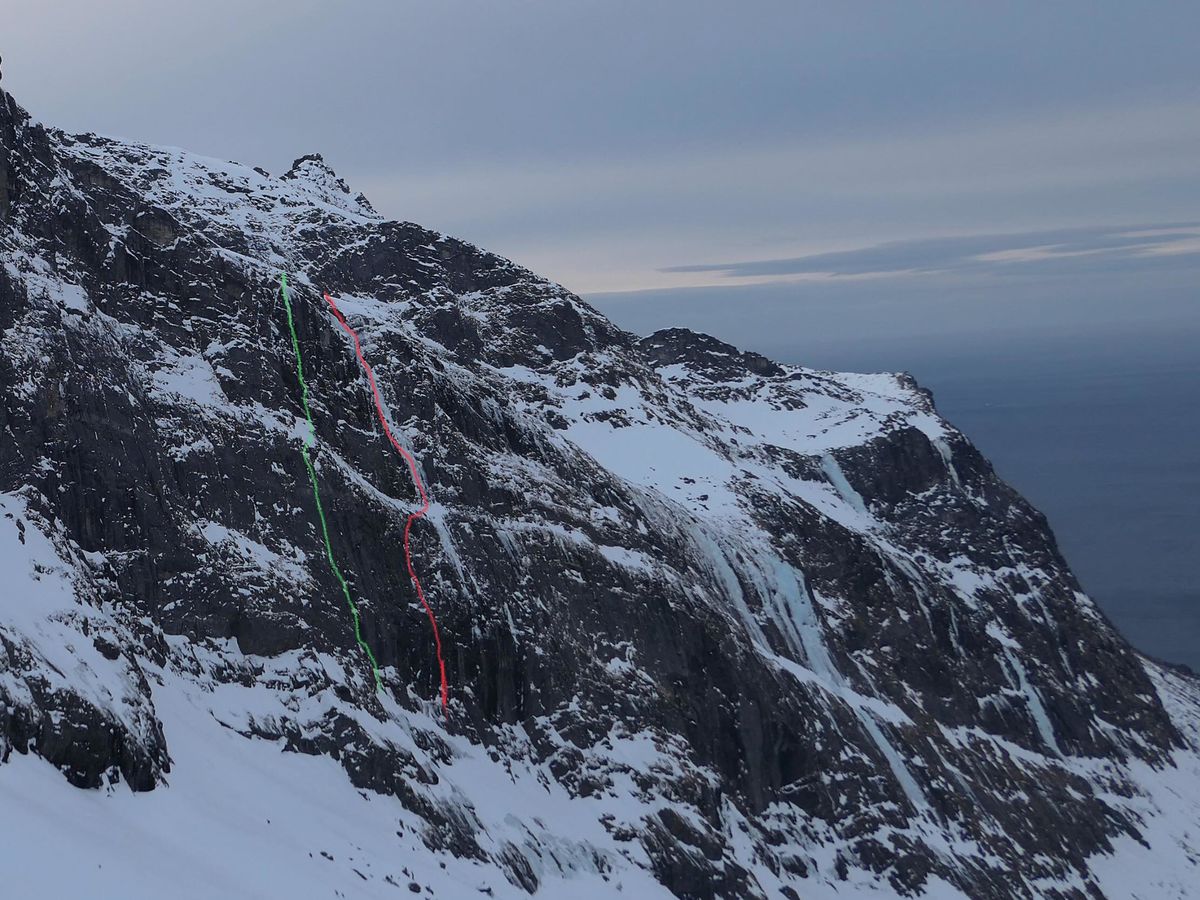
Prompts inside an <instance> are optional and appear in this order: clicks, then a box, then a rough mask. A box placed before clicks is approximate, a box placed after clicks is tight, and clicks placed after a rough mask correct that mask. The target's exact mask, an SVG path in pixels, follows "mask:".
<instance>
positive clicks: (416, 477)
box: [325, 294, 450, 716]
mask: <svg viewBox="0 0 1200 900" xmlns="http://www.w3.org/2000/svg"><path fill="white" fill-rule="evenodd" d="M325 302H326V303H328V304H329V308H330V309H331V310H333V314H334V315H335V316H336V317H337V320H338V324H339V325H341V326H342V328H343V330H345V332H346V334H348V335H350V340H352V341H353V342H354V355H355V356H357V357H358V363H359V365H361V366H362V368H363V371H364V372H366V373H367V382H368V383H369V384H370V386H371V395H372V397H373V398H374V400H375V413H376V414H377V415H378V416H379V423H380V424H381V425H382V426H383V433H384V434H386V435H387V439H388V440H389V441H391V444H392V446H393V447H395V448H396V452H397V453H399V454H400V455H401V456H403V457H404V461H405V462H406V463H408V471H409V472H410V473H411V474H412V480H413V484H415V485H416V486H417V493H418V494H419V495H420V497H421V508H420V509H418V510H416V511H415V512H412V513H409V516H408V519H407V520H406V521H405V522H404V561H405V562H406V563H407V564H408V577H409V578H411V579H412V583H413V586H414V587H415V588H416V589H417V597H418V598H420V600H421V605H422V606H424V607H425V613H426V614H427V615H428V616H429V624H430V625H432V626H433V642H434V645H435V647H436V648H437V661H438V669H439V671H440V674H441V676H442V712H443V713H444V714H445V715H447V716H448V715H449V708H450V707H449V703H450V693H449V690H448V689H447V687H446V661H445V659H444V658H443V657H442V636H441V634H440V633H439V632H438V624H437V618H436V617H435V616H434V615H433V607H431V606H430V605H429V601H428V600H426V599H425V591H424V590H422V588H421V579H419V578H417V572H416V569H414V568H413V561H412V550H411V549H410V548H409V533H410V532H411V531H412V524H413V522H415V521H416V520H417V519H419V518H421V517H422V516H424V515H425V513H427V512H429V498H428V497H427V496H426V495H425V486H424V485H423V484H422V483H421V475H420V473H419V472H418V471H417V461H416V460H415V459H414V458H413V455H412V454H411V453H409V452H408V451H407V450H405V449H404V448H403V447H401V446H400V442H399V441H397V440H396V438H395V437H393V435H392V429H391V428H390V427H388V421H387V416H386V415H384V413H383V401H382V400H381V399H380V397H379V387H378V385H376V384H375V373H374V372H373V371H372V370H371V366H370V364H369V363H368V362H367V360H366V358H365V357H364V356H363V352H362V344H361V343H359V340H358V333H357V332H355V330H354V329H353V328H351V327H350V323H349V322H347V321H346V317H345V316H343V315H342V311H341V310H340V309H338V306H337V304H336V303H334V302H333V298H332V297H330V296H329V295H328V294H326V295H325Z"/></svg>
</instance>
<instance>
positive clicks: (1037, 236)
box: [661, 222, 1200, 278]
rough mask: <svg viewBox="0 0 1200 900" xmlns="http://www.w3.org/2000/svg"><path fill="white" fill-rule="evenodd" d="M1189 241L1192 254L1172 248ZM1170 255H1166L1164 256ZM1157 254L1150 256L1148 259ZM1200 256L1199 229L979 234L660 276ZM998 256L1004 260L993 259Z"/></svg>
mask: <svg viewBox="0 0 1200 900" xmlns="http://www.w3.org/2000/svg"><path fill="white" fill-rule="evenodd" d="M1185 239H1191V240H1195V245H1194V247H1193V248H1190V249H1189V248H1188V247H1184V246H1181V245H1180V242H1181V241H1184V240H1185ZM1169 249H1170V250H1172V252H1170V253H1167V252H1165V251H1167V250H1169ZM1155 251H1158V253H1155ZM1198 253H1200V222H1172V223H1161V224H1153V225H1144V224H1142V225H1123V226H1107V227H1095V228H1073V229H1056V230H1048V231H1028V232H1023V233H1016V234H983V235H970V236H964V237H948V238H926V239H918V240H906V241H889V242H886V243H882V244H875V245H873V246H869V247H863V248H860V249H855V250H843V251H836V252H831V253H814V254H809V255H805V256H795V257H788V258H782V259H765V260H748V261H742V262H727V263H706V264H703V265H685V266H671V267H668V268H665V269H662V270H661V271H663V272H716V273H722V274H724V275H726V276H727V277H729V278H748V277H756V276H781V277H782V276H788V275H805V274H829V275H867V274H878V273H891V272H922V273H931V272H944V271H950V270H959V269H989V268H990V269H1003V268H1005V267H1008V266H1014V265H1015V266H1022V267H1025V266H1040V267H1054V268H1063V267H1067V268H1071V267H1075V266H1078V265H1084V266H1086V267H1087V268H1088V269H1089V270H1097V269H1099V268H1102V267H1105V266H1106V265H1111V264H1112V263H1115V262H1118V261H1119V262H1121V263H1122V264H1124V265H1133V264H1137V263H1138V262H1141V263H1144V264H1146V265H1150V266H1157V265H1166V266H1169V265H1173V264H1174V263H1175V262H1176V261H1177V259H1178V258H1179V257H1187V256H1193V255H1195V254H1198ZM998 254H1006V255H1005V256H998Z"/></svg>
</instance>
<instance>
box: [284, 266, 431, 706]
mask: <svg viewBox="0 0 1200 900" xmlns="http://www.w3.org/2000/svg"><path fill="white" fill-rule="evenodd" d="M280 293H281V295H282V296H283V303H284V310H285V312H286V313H287V322H288V330H289V332H290V333H291V339H292V350H293V352H294V354H295V357H296V376H297V379H298V380H299V383H300V400H301V405H302V406H303V407H304V415H305V417H306V419H307V420H308V426H309V434H308V436H307V437H306V440H305V446H304V447H302V448H301V453H302V454H303V456H304V464H305V467H306V468H307V470H308V476H309V480H310V481H311V482H312V487H313V497H314V499H315V501H316V507H317V517H318V520H319V522H320V525H321V534H322V538H323V539H324V543H325V555H326V558H327V559H328V560H329V566H330V568H331V569H332V571H333V574H334V576H335V577H336V578H337V580H338V583H339V584H340V585H341V588H342V593H343V594H344V595H345V597H346V602H347V604H348V606H349V607H350V615H351V618H352V620H353V623H354V637H355V640H356V641H357V642H358V645H359V646H360V647H361V648H362V650H363V652H364V653H365V654H366V656H367V659H368V661H369V662H370V664H371V671H372V674H373V675H374V678H375V687H376V689H377V690H379V689H381V688H382V687H383V683H382V680H381V678H380V675H379V663H378V662H377V661H376V659H375V654H374V653H373V652H372V651H371V648H370V646H369V645H368V644H367V642H366V641H365V640H364V639H363V637H362V631H361V626H360V617H359V611H358V606H357V604H355V602H354V600H353V598H352V597H351V594H350V588H349V585H348V584H347V583H346V579H345V577H344V576H343V575H342V572H341V570H340V569H339V568H338V565H337V562H336V561H335V560H334V556H333V548H332V546H331V544H330V540H329V531H328V528H327V526H326V523H325V513H324V509H323V507H322V505H321V494H320V489H319V488H318V486H317V476H316V471H315V469H314V468H313V464H312V458H311V455H310V454H309V448H310V447H313V446H314V445H315V443H316V426H315V425H314V423H313V418H312V411H311V410H310V409H309V406H308V385H307V384H306V383H305V381H304V367H303V363H302V360H301V354H300V342H299V339H298V338H297V336H296V327H295V322H294V320H293V316H292V304H291V298H290V296H289V294H288V288H287V276H286V275H281V276H280ZM324 297H325V302H326V303H328V304H329V308H330V310H331V311H332V313H333V315H334V317H335V318H336V319H337V321H338V324H339V325H340V326H341V327H342V329H343V330H344V331H345V332H346V334H348V335H349V336H350V340H351V341H352V342H353V344H354V355H355V356H356V357H357V358H358V362H359V365H361V366H362V369H363V372H365V373H366V376H367V383H368V384H369V385H370V388H371V395H372V399H373V400H374V404H375V413H376V415H377V416H378V418H379V422H380V424H381V425H382V426H383V432H384V434H385V435H386V436H387V439H388V441H389V442H390V443H391V445H392V447H393V448H395V450H396V452H397V453H399V454H400V455H401V456H402V457H403V458H404V461H405V463H407V465H408V471H409V473H410V474H411V475H412V480H413V484H415V485H416V488H417V494H418V496H419V497H420V498H421V505H420V507H419V508H417V509H416V510H414V511H413V512H411V513H409V515H408V518H407V519H406V520H405V523H404V561H405V564H406V565H407V567H408V575H409V578H411V579H412V583H413V586H414V587H415V588H416V591H417V597H418V598H419V599H420V601H421V605H422V606H423V607H424V609H425V613H426V615H428V616H429V624H430V625H431V626H432V628H433V640H434V645H435V649H436V651H437V661H438V674H439V676H440V678H441V700H442V713H443V714H444V715H445V716H447V717H448V716H449V709H450V706H449V704H450V693H449V687H448V685H447V681H446V661H445V658H444V656H443V654H442V638H441V633H440V632H439V630H438V624H437V618H436V617H435V616H434V613H433V607H431V606H430V605H429V601H428V600H427V599H426V597H425V591H424V589H423V588H422V586H421V580H420V578H418V577H417V572H416V569H415V568H414V566H413V561H412V549H411V542H410V538H411V533H412V525H413V522H415V521H416V520H417V519H420V518H422V517H423V516H425V514H426V513H427V512H429V497H428V495H427V494H426V493H425V486H424V483H423V482H422V480H421V475H420V472H419V471H418V468H417V461H416V459H415V458H414V457H413V455H412V454H411V453H409V452H408V451H407V450H405V449H404V447H402V446H401V445H400V442H399V441H397V440H396V438H395V436H394V435H393V434H392V430H391V427H390V426H389V425H388V421H387V416H386V415H385V414H384V411H383V400H382V398H381V397H380V394H379V387H378V385H377V384H376V383H375V372H374V370H372V368H371V365H370V363H368V362H367V360H366V357H365V356H364V355H363V351H362V343H361V342H360V341H359V337H358V333H357V332H356V331H355V330H354V329H353V328H352V327H351V326H350V323H349V322H347V321H346V317H345V316H344V315H342V311H341V310H340V309H339V308H338V305H337V303H336V302H335V301H334V299H333V298H332V297H331V296H329V294H325V295H324Z"/></svg>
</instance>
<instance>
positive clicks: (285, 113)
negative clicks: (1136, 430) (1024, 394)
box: [0, 0, 1200, 346]
mask: <svg viewBox="0 0 1200 900" xmlns="http://www.w3.org/2000/svg"><path fill="white" fill-rule="evenodd" d="M1198 35H1200V3H1196V2H1194V0H1189V2H1180V3H1163V2H1149V0H1138V2H1126V0H1119V2H1118V0H1108V2H1100V0H1092V2H1080V3H1073V2H1066V0H1056V2H1054V3H1045V2H1041V0H1039V2H1028V3H1021V2H1004V3H960V2H949V0H947V2H940V3H926V2H916V0H905V2H876V3H866V2H842V0H826V2H821V3H806V2H801V0H787V2H755V0H747V2H737V3H735V2H729V0H722V2H707V0H681V2H675V0H655V2H649V3H648V2H644V0H643V2H629V3H626V2H620V0H604V2H572V0H545V2H540V0H539V2H535V0H505V2H477V3H475V2H473V3H466V2H453V0H436V2H435V0H423V2H410V0H370V2H368V0H357V2H346V3H329V2H318V0H258V2H254V3H248V2H245V0H206V2H203V3H187V4H164V3H162V2H159V0H110V2H106V3H103V4H101V3H96V2H94V0H63V2H47V0H7V2H6V3H5V13H4V30H3V32H2V33H0V53H2V54H3V56H4V83H3V86H4V87H5V88H6V89H8V90H9V91H11V92H12V93H13V94H14V95H15V96H16V97H17V99H18V100H19V101H20V102H21V103H22V104H23V105H25V106H26V107H27V108H28V109H30V111H31V112H32V113H33V114H34V116H35V117H36V118H39V119H42V120H44V121H46V122H48V123H51V124H55V125H59V126H61V127H64V128H66V129H68V130H74V131H83V130H96V131H101V132H103V133H107V134H112V135H115V136H119V137H126V138H133V139H139V140H145V141H149V142H154V143H166V144H174V145H179V146H184V147H187V148H189V149H192V150H195V151H198V152H202V153H206V154H209V155H214V156H220V157H224V158H231V159H236V160H238V161H240V162H244V163H249V164H257V165H263V166H265V167H266V168H268V169H269V170H271V171H272V172H281V171H283V170H285V169H286V168H287V166H288V165H289V164H290V162H291V160H292V159H293V158H295V157H297V156H300V155H302V154H304V153H308V152H313V151H319V152H321V153H323V154H324V155H325V157H326V159H327V160H328V161H329V162H330V164H331V165H332V166H333V167H334V168H335V169H336V170H337V171H338V172H339V174H341V175H342V176H343V177H344V178H345V179H346V180H347V181H348V182H349V183H350V184H351V186H352V187H354V188H355V189H357V190H362V191H363V192H364V193H366V194H367V196H368V197H369V198H370V199H371V200H372V202H373V203H374V204H375V206H376V208H377V209H379V210H380V211H381V212H382V213H384V214H386V215H388V216H391V217H395V218H401V219H409V220H413V221H416V222H419V223H421V224H423V225H427V226H430V227H434V228H437V229H440V230H443V231H446V232H449V233H452V234H454V235H457V236H461V237H464V238H467V239H469V240H472V241H474V242H476V243H478V244H481V245H483V246H485V247H487V248H489V249H493V250H496V251H498V252H501V253H503V254H505V255H507V256H511V257H513V258H514V259H516V260H517V261H519V262H522V263H524V264H526V265H528V266H530V267H531V268H534V269H535V270H537V271H539V272H542V273H544V274H546V275H549V276H550V277H552V278H555V279H556V280H558V281H561V282H562V283H564V284H566V285H567V286H568V287H570V288H572V289H573V290H575V291H577V292H579V293H583V294H585V295H588V296H590V297H592V298H593V299H595V301H596V302H597V303H599V304H600V305H601V306H602V308H604V309H606V310H607V311H610V312H611V313H612V314H613V315H615V317H616V318H617V319H618V321H620V322H622V323H623V324H626V325H627V326H629V327H633V328H639V329H643V328H647V327H652V326H657V325H660V324H669V323H671V322H673V321H675V320H677V319H684V320H688V324H699V325H704V324H706V323H707V322H708V321H709V320H710V319H712V321H714V322H718V323H720V322H725V323H726V324H725V325H719V324H718V325H714V326H713V328H726V329H727V330H730V331H732V332H736V334H730V335H729V336H731V337H734V338H738V339H741V340H744V341H747V342H749V343H752V344H757V345H760V346H763V345H765V344H769V343H770V342H771V341H775V342H776V343H779V344H782V343H784V342H786V340H787V337H786V334H787V332H788V331H789V330H790V329H797V328H800V327H801V326H802V325H803V323H805V322H807V321H820V322H822V323H825V324H828V327H829V328H831V329H833V330H834V331H836V330H837V329H838V328H841V329H842V330H844V331H847V332H849V331H851V330H853V326H854V324H855V323H854V322H851V321H847V320H845V318H844V317H843V319H841V320H837V317H836V316H833V317H831V318H830V317H827V318H826V319H816V320H810V319H809V315H810V313H811V312H812V311H813V310H820V309H834V308H837V309H843V310H844V309H846V308H847V307H846V303H847V302H849V301H848V300H847V299H846V298H857V299H855V300H854V302H859V301H861V302H869V303H871V304H873V306H874V308H875V309H876V311H877V312H878V310H879V309H880V308H882V307H881V304H882V305H883V306H886V308H887V310H889V312H888V313H887V315H883V317H882V318H880V319H878V323H879V326H878V330H879V334H880V335H881V336H883V335H886V334H889V333H891V332H892V330H893V329H894V328H896V327H897V324H898V323H901V322H903V321H907V320H909V319H912V318H913V315H914V314H913V310H916V309H917V308H918V307H919V308H920V313H919V315H917V318H922V319H928V318H929V317H930V316H933V315H934V314H935V312H936V310H933V311H931V308H930V307H929V306H928V303H929V302H934V301H936V302H938V303H945V302H946V301H947V298H951V297H953V298H957V300H956V302H959V301H961V302H962V303H965V304H966V305H967V306H969V307H970V308H971V309H973V310H976V311H982V310H984V309H985V307H986V308H987V310H990V312H980V315H981V316H983V318H982V319H979V320H978V321H979V322H984V323H986V324H988V325H989V326H990V325H994V324H996V321H993V320H994V319H995V315H996V313H995V310H997V309H1003V308H1004V306H1003V303H1002V302H1001V299H1000V298H1012V299H1013V302H1014V303H1015V306H1013V310H1016V312H1015V313H1013V314H1020V315H1024V316H1029V315H1031V314H1032V313H1030V310H1035V309H1039V308H1041V305H1044V304H1046V303H1050V304H1055V303H1057V305H1058V306H1059V307H1061V308H1060V309H1057V310H1056V311H1054V312H1053V314H1052V315H1051V318H1053V319H1056V320H1057V319H1064V317H1065V319H1064V321H1066V322H1067V324H1066V325H1064V326H1063V327H1065V328H1069V327H1071V326H1070V319H1071V316H1073V315H1074V316H1077V317H1079V318H1081V319H1087V320H1089V321H1090V320H1094V319H1095V317H1096V316H1097V315H1099V316H1100V317H1101V318H1104V317H1106V316H1107V317H1108V318H1104V321H1106V322H1109V324H1111V325H1113V327H1119V326H1120V325H1121V323H1123V322H1125V321H1127V320H1128V319H1130V317H1133V318H1137V316H1138V315H1139V312H1138V310H1139V308H1140V309H1142V310H1146V309H1147V308H1148V306H1147V304H1149V306H1154V305H1155V304H1159V305H1160V306H1161V305H1162V304H1163V303H1166V305H1165V306H1162V308H1161V309H1159V308H1158V307H1157V306H1155V308H1154V309H1153V310H1152V311H1150V312H1148V313H1147V315H1150V316H1151V317H1158V318H1165V319H1166V320H1170V319H1171V317H1172V316H1175V315H1178V316H1179V317H1181V319H1187V320H1188V321H1189V322H1193V323H1194V322H1195V317H1196V307H1197V303H1196V292H1195V288H1194V287H1190V285H1195V284H1196V283H1197V279H1196V277H1195V276H1197V275H1200V264H1198V263H1200V226H1198V225H1197V223H1198V222H1200V49H1198V44H1197V36H1198ZM1118 287H1119V288H1120V291H1121V293H1120V294H1117V293H1114V292H1115V291H1116V290H1117V288H1118ZM612 292H626V293H622V294H619V295H618V294H613V293H612ZM1096 294H1101V295H1104V296H1103V297H1102V298H1101V299H1100V300H1099V301H1098V306H1097V307H1096V310H1091V309H1089V307H1088V304H1089V298H1092V297H1094V296H1095V295H1096ZM1168 295H1169V296H1170V297H1171V299H1170V301H1169V302H1168V301H1166V300H1164V299H1163V298H1165V297H1167V296H1168ZM888 298H892V299H888ZM906 298H907V299H906ZM916 298H921V301H922V302H924V303H925V306H921V305H920V303H919V302H918V300H917V299H916ZM930 298H933V299H932V301H931V299H930ZM1056 298H1060V299H1056ZM884 300H887V302H886V303H884V302H883V301H884ZM906 304H911V306H906ZM1114 310H1115V312H1113V311H1114ZM1110 313H1111V315H1110ZM714 316H715V317H716V318H713V317H714ZM988 316H991V317H992V318H988ZM1004 316H1005V317H1008V316H1009V312H1005V313H1004ZM967 318H968V319H970V316H969V315H968V316H967ZM693 319H695V320H696V321H692V320H693ZM972 321H975V320H972ZM914 327H915V328H916V330H920V329H921V328H928V327H939V326H936V325H930V324H929V323H928V322H926V323H925V324H921V325H920V326H919V327H918V326H914ZM710 330H711V329H710Z"/></svg>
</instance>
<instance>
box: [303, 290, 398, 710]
mask: <svg viewBox="0 0 1200 900" xmlns="http://www.w3.org/2000/svg"><path fill="white" fill-rule="evenodd" d="M279 292H280V293H281V294H282V295H283V308H284V309H285V310H287V323H288V331H289V332H291V335H292V350H293V352H294V353H295V354H296V378H297V379H298V380H299V381H300V403H301V405H302V406H303V407H304V417H305V418H306V419H308V432H309V433H308V437H307V438H306V439H305V442H304V443H305V446H303V447H301V448H300V453H301V455H303V456H304V467H305V468H306V469H308V480H309V481H310V482H312V489H313V499H314V500H315V501H316V503H317V519H319V520H320V522H321V537H322V538H323V539H324V540H325V558H326V559H328V560H329V568H330V569H332V570H333V574H334V575H335V576H336V577H337V580H338V584H340V585H341V586H342V593H343V594H345V595H346V603H347V605H349V607H350V617H351V618H352V619H353V620H354V639H355V640H356V641H358V646H360V647H362V649H363V652H364V653H366V654H367V659H368V660H370V663H371V673H372V674H373V675H374V676H375V690H377V691H380V690H383V680H382V679H381V678H380V677H379V663H378V662H376V660H375V654H374V653H372V652H371V648H370V647H369V646H367V642H366V641H364V640H363V636H362V628H361V626H360V624H359V616H358V606H357V604H355V602H354V599H353V598H352V597H351V596H350V585H348V584H347V583H346V579H345V576H343V575H342V570H341V569H339V568H338V564H337V562H336V561H335V560H334V558H333V546H332V545H331V544H330V543H329V526H328V525H326V524H325V509H324V507H322V506H321V490H320V488H318V487H317V471H316V469H314V468H313V464H312V457H311V456H310V455H309V452H308V450H309V448H310V447H315V446H316V443H317V426H316V425H314V424H313V417H312V410H311V409H309V408H308V385H307V384H306V383H305V381H304V363H303V362H302V361H301V359H300V340H299V339H298V338H297V337H296V323H295V321H294V320H293V318H292V301H291V299H290V298H289V297H288V285H287V274H286V273H284V274H281V275H280V276H279Z"/></svg>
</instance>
